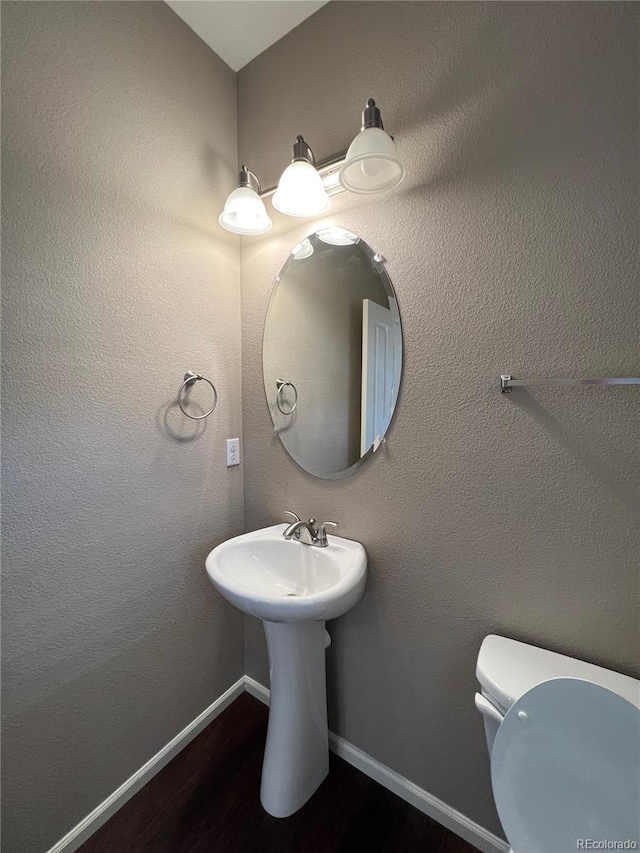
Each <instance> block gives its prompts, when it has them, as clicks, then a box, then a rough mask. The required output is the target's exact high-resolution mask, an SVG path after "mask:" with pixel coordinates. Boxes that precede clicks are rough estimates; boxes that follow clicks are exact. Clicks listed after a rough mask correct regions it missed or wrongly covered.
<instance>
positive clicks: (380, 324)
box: [263, 228, 402, 479]
mask: <svg viewBox="0 0 640 853" xmlns="http://www.w3.org/2000/svg"><path fill="white" fill-rule="evenodd" d="M263 372H264V383H265V393H266V396H267V403H268V406H269V411H270V413H271V418H272V421H273V425H274V428H275V431H276V433H277V434H278V436H279V437H280V440H281V441H282V443H283V445H284V447H285V449H286V450H287V452H288V453H289V455H290V456H291V457H292V459H294V461H295V462H297V463H298V465H300V467H301V468H304V470H305V471H307V472H309V473H310V474H313V475H314V476H316V477H322V478H325V479H336V478H339V477H346V476H347V475H349V474H351V473H352V472H353V471H355V470H356V469H357V468H358V466H359V465H361V464H362V463H363V462H364V460H366V459H367V458H368V457H369V456H371V454H372V453H373V452H375V450H377V449H378V447H379V446H380V443H381V442H382V440H383V438H384V436H385V433H386V432H387V429H388V427H389V424H390V423H391V418H392V417H393V412H394V409H395V406H396V402H397V398H398V391H399V388H400V379H401V373H402V330H401V325H400V314H399V311H398V305H397V302H396V297H395V293H394V290H393V287H392V284H391V280H390V279H389V276H388V275H387V272H386V270H385V267H384V261H383V259H382V258H381V256H380V255H378V254H376V252H375V251H374V250H373V249H371V247H370V246H368V245H367V244H366V243H365V242H364V241H363V240H361V239H360V238H359V237H358V236H357V235H355V234H352V233H351V232H349V231H345V230H344V229H343V228H323V229H321V230H319V231H317V232H316V233H315V234H311V235H309V237H306V238H305V239H304V240H302V241H301V242H300V243H298V244H297V245H296V246H294V247H293V249H292V250H291V254H290V255H289V258H288V259H287V261H286V263H285V265H284V266H283V268H282V270H281V272H280V275H279V276H278V278H277V280H276V285H275V287H274V290H273V294H272V296H271V301H270V303H269V310H268V312H267V319H266V322H265V329H264V341H263Z"/></svg>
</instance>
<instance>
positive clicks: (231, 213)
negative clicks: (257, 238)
mask: <svg viewBox="0 0 640 853" xmlns="http://www.w3.org/2000/svg"><path fill="white" fill-rule="evenodd" d="M218 221H219V222H220V225H222V227H223V228H226V229H227V231H232V232H233V233H234V234H245V235H250V234H266V233H267V231H270V230H271V225H272V222H271V220H270V219H269V214H268V213H267V208H266V207H265V206H264V202H263V201H262V199H261V198H260V196H259V195H258V193H257V192H256V191H255V190H252V189H251V187H236V189H235V190H234V191H233V192H232V193H231V194H230V195H229V197H228V198H227V202H226V204H225V206H224V210H223V211H222V213H221V214H220V218H219V220H218Z"/></svg>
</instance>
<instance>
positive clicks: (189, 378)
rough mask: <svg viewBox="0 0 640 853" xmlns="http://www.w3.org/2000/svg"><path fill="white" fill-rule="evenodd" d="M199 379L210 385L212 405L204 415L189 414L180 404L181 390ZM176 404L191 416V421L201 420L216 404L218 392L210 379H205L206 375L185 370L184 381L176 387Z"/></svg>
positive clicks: (206, 416) (207, 415)
mask: <svg viewBox="0 0 640 853" xmlns="http://www.w3.org/2000/svg"><path fill="white" fill-rule="evenodd" d="M200 379H204V381H205V382H208V383H209V385H211V390H212V391H213V406H211V408H210V409H209V411H208V412H205V414H204V415H190V414H189V412H187V411H186V410H185V408H184V406H183V405H182V392H183V391H184V389H185V388H190V387H191V386H192V385H193V383H194V382H198V381H199V380H200ZM178 405H179V406H180V408H181V410H182V412H183V414H185V415H186V416H187V417H188V418H191V420H193V421H201V420H203V418H208V417H209V415H210V414H211V412H212V411H213V410H214V409H215V407H216V406H217V405H218V392H217V391H216V386H215V385H214V384H213V382H212V381H211V380H210V379H207V377H206V376H202V374H201V373H192V372H191V371H190V370H187V372H186V373H185V375H184V382H183V383H182V385H181V386H180V388H179V389H178Z"/></svg>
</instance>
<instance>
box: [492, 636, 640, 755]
mask: <svg viewBox="0 0 640 853" xmlns="http://www.w3.org/2000/svg"><path fill="white" fill-rule="evenodd" d="M476 676H477V678H478V681H479V682H480V693H476V707H477V709H478V710H479V711H480V712H481V713H482V715H483V718H484V726H485V733H486V736H487V746H488V747H489V752H491V750H492V749H493V741H494V739H495V736H496V733H497V731H498V728H499V726H500V723H501V722H502V720H503V719H504V715H505V714H506V713H507V711H508V710H509V708H510V707H511V706H512V705H513V704H514V702H517V701H518V699H520V697H521V696H523V695H524V694H525V693H526V692H527V691H529V690H531V689H532V688H533V687H535V686H536V685H537V684H540V683H541V682H542V681H548V680H549V679H550V678H581V679H583V680H585V681H592V682H593V683H594V684H599V685H600V686H601V687H606V688H608V689H609V690H612V691H613V692H614V693H617V694H618V695H620V696H622V697H623V698H624V699H627V700H628V701H629V702H631V703H632V704H633V705H635V706H636V707H637V708H640V684H639V682H638V681H637V680H636V679H635V678H629V677H628V676H626V675H621V674H620V673H619V672H613V671H612V670H609V669H604V667H601V666H595V664H591V663H586V662H585V661H581V660H577V659H576V658H571V657H567V656H566V655H560V654H557V653H556V652H549V651H547V650H546V649H540V648H538V647H537V646H530V645H528V644H527V643H520V642H518V641H517V640H510V639H508V638H507V637H499V636H497V635H496V634H490V635H489V636H488V637H485V638H484V640H483V641H482V645H481V646H480V652H479V654H478V662H477V666H476Z"/></svg>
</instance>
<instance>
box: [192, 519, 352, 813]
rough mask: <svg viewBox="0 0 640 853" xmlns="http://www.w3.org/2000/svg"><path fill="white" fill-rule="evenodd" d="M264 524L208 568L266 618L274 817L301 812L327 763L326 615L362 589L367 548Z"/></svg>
mask: <svg viewBox="0 0 640 853" xmlns="http://www.w3.org/2000/svg"><path fill="white" fill-rule="evenodd" d="M285 528H286V525H284V524H278V525H276V526H275V527H266V528H264V529H263V530H256V531H254V532H253V533H246V534H245V535H243V536H237V537H236V538H235V539H229V540H228V541H227V542H223V543H222V545H218V547H217V548H214V549H213V551H212V552H211V553H210V554H209V556H208V557H207V561H206V566H207V573H208V574H209V577H210V578H211V581H212V582H213V584H214V586H215V587H216V589H218V591H219V592H220V593H221V594H222V595H223V596H224V597H225V598H226V599H227V600H228V601H230V602H231V603H232V604H234V605H235V606H236V607H238V608H239V609H240V610H242V611H243V612H244V613H248V614H249V615H251V616H257V617H258V618H259V619H262V620H263V624H264V630H265V634H266V637H267V647H268V649H269V671H270V675H271V707H270V710H269V727H268V730H267V745H266V748H265V754H264V763H263V765H262V783H261V787H260V799H261V801H262V805H263V806H264V808H265V810H266V811H267V812H269V814H271V815H273V816H274V817H288V816H289V815H291V814H293V813H294V812H296V811H297V810H298V809H299V808H300V807H301V806H302V805H304V803H306V801H307V800H308V799H309V797H310V796H311V795H312V794H313V792H314V791H315V790H316V788H317V787H318V786H319V785H320V783H321V782H322V780H323V779H324V778H325V776H326V775H327V773H328V771H329V746H328V730H327V691H326V678H325V647H326V645H327V644H328V635H327V632H326V630H325V621H326V620H327V619H335V618H336V617H337V616H341V615H342V614H343V613H346V611H347V610H349V609H350V608H351V607H353V605H354V604H356V603H357V602H358V601H359V600H360V598H361V597H362V594H363V592H364V584H365V576H366V571H367V554H366V551H365V550H364V548H363V547H362V545H360V543H359V542H353V541H352V540H350V539H343V538H341V537H340V536H331V535H330V536H329V537H328V541H329V544H328V545H327V547H325V548H318V547H316V546H313V545H305V544H303V543H301V542H297V541H295V540H293V539H292V540H289V541H287V540H285V539H284V538H283V536H282V533H283V531H284V530H285Z"/></svg>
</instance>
